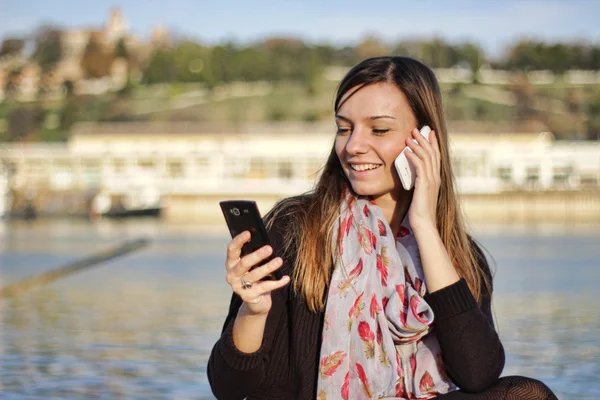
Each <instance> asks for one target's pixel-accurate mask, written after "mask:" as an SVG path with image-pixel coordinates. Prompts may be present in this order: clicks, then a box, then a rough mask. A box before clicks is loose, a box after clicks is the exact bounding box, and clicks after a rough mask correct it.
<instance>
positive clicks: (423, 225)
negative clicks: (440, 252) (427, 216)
mask: <svg viewBox="0 0 600 400" xmlns="http://www.w3.org/2000/svg"><path fill="white" fill-rule="evenodd" d="M410 227H411V228H412V230H413V232H414V234H415V236H417V235H431V234H435V235H439V232H438V229H437V224H436V223H435V221H415V222H414V223H413V222H412V221H411V223H410Z"/></svg>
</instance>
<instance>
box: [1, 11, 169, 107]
mask: <svg viewBox="0 0 600 400" xmlns="http://www.w3.org/2000/svg"><path fill="white" fill-rule="evenodd" d="M167 36H168V32H167V31H166V30H165V28H164V27H162V26H156V27H155V28H154V30H153V32H152V37H151V39H150V41H149V42H144V41H142V40H141V39H139V38H138V37H136V36H134V35H132V34H131V33H130V32H129V29H128V26H127V22H126V20H125V18H124V16H123V15H122V13H121V10H120V9H119V8H115V9H113V10H112V11H111V12H110V15H109V17H108V20H107V21H106V23H105V24H104V26H100V27H86V28H73V29H68V30H65V31H63V32H61V34H60V41H61V48H62V49H61V51H62V57H61V60H60V61H59V62H58V63H57V64H56V65H55V66H54V67H53V68H52V70H51V71H49V73H48V74H45V75H43V74H42V71H41V69H40V67H39V66H38V65H37V64H36V63H35V62H33V61H31V60H28V59H26V58H24V57H20V58H17V59H15V58H14V57H13V58H10V59H7V60H4V61H0V101H2V99H3V98H4V97H6V93H5V87H6V83H7V82H8V79H9V74H10V73H11V71H18V72H17V73H16V74H15V76H14V77H12V79H14V86H15V87H14V90H15V97H16V98H17V99H19V100H24V101H28V100H35V99H36V98H37V95H38V92H39V90H40V88H41V87H42V86H43V87H44V90H45V91H46V96H47V97H60V96H62V95H63V94H64V93H63V92H64V88H63V85H64V83H65V82H67V81H70V82H72V83H73V85H74V91H75V93H78V94H98V93H104V92H106V91H109V90H117V89H120V88H121V87H122V86H123V85H124V84H125V82H126V81H127V74H128V72H129V70H128V69H129V67H130V65H129V60H124V59H121V58H119V57H116V58H115V59H114V60H113V61H112V65H111V66H110V71H109V74H108V75H107V76H105V77H102V78H97V79H89V78H88V77H86V76H85V73H84V70H83V68H82V65H81V60H82V57H83V55H84V52H85V49H86V46H87V45H88V43H89V42H90V40H91V39H93V40H94V41H95V42H96V43H98V44H99V45H100V46H103V47H104V48H105V49H107V51H110V52H112V51H114V49H115V48H116V46H117V44H118V43H119V41H123V44H124V46H125V48H126V49H127V51H129V52H130V53H131V54H132V55H135V57H136V58H138V59H141V60H143V59H145V58H147V57H149V55H150V53H151V51H152V49H153V48H154V47H156V46H159V45H162V44H165V43H166V42H167Z"/></svg>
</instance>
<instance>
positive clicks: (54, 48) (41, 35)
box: [33, 26, 62, 72]
mask: <svg viewBox="0 0 600 400" xmlns="http://www.w3.org/2000/svg"><path fill="white" fill-rule="evenodd" d="M61 58H62V40H61V31H60V30H59V29H58V28H56V27H52V26H43V27H41V28H40V29H39V30H38V31H37V32H36V34H35V51H34V53H33V59H34V60H35V61H36V62H37V63H38V64H39V66H40V68H41V69H42V71H44V72H45V71H49V70H50V69H52V68H53V67H54V66H55V65H56V64H57V63H58V62H59V61H60V59H61Z"/></svg>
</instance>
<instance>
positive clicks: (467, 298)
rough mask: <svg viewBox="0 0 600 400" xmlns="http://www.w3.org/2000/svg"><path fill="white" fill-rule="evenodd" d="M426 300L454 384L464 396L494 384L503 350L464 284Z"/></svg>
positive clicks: (446, 289) (502, 366)
mask: <svg viewBox="0 0 600 400" xmlns="http://www.w3.org/2000/svg"><path fill="white" fill-rule="evenodd" d="M425 300H426V301H427V303H428V304H429V305H430V306H431V308H432V310H433V311H434V315H435V332H436V335H437V338H438V341H439V343H440V348H441V350H442V356H443V359H444V364H445V366H446V369H447V370H448V374H449V375H450V376H451V377H452V380H453V381H454V383H456V384H457V385H458V386H459V387H460V388H461V389H462V390H464V391H467V392H479V391H482V390H484V389H485V388H487V387H488V386H489V385H491V384H492V383H494V382H495V381H496V380H497V379H498V377H499V376H500V374H501V373H502V369H503V368H504V361H505V359H504V357H505V356H504V348H503V346H502V343H501V342H500V339H499V337H498V334H497V333H496V331H495V330H494V328H493V326H492V325H491V324H490V323H489V318H488V317H489V316H488V315H486V313H485V312H484V311H483V310H482V308H480V307H479V306H478V305H477V302H476V301H475V298H474V297H473V295H472V294H471V292H470V290H469V287H468V286H467V283H466V281H465V280H464V279H463V280H460V281H459V282H457V283H456V284H454V285H451V286H448V287H447V288H444V289H442V290H439V291H438V292H435V293H432V294H428V295H427V296H426V297H425ZM488 301H489V298H488V299H487V300H486V301H485V303H486V304H487V302H488Z"/></svg>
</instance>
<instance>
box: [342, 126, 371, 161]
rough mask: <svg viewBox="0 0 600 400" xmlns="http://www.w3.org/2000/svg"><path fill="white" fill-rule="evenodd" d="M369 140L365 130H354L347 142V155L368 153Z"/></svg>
mask: <svg viewBox="0 0 600 400" xmlns="http://www.w3.org/2000/svg"><path fill="white" fill-rule="evenodd" d="M368 139H369V138H368V135H367V134H366V132H365V130H364V129H360V128H354V129H353V130H352V133H351V134H350V137H349V138H348V141H347V142H346V153H348V154H349V155H356V154H363V153H366V152H367V149H368V148H369V143H368Z"/></svg>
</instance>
